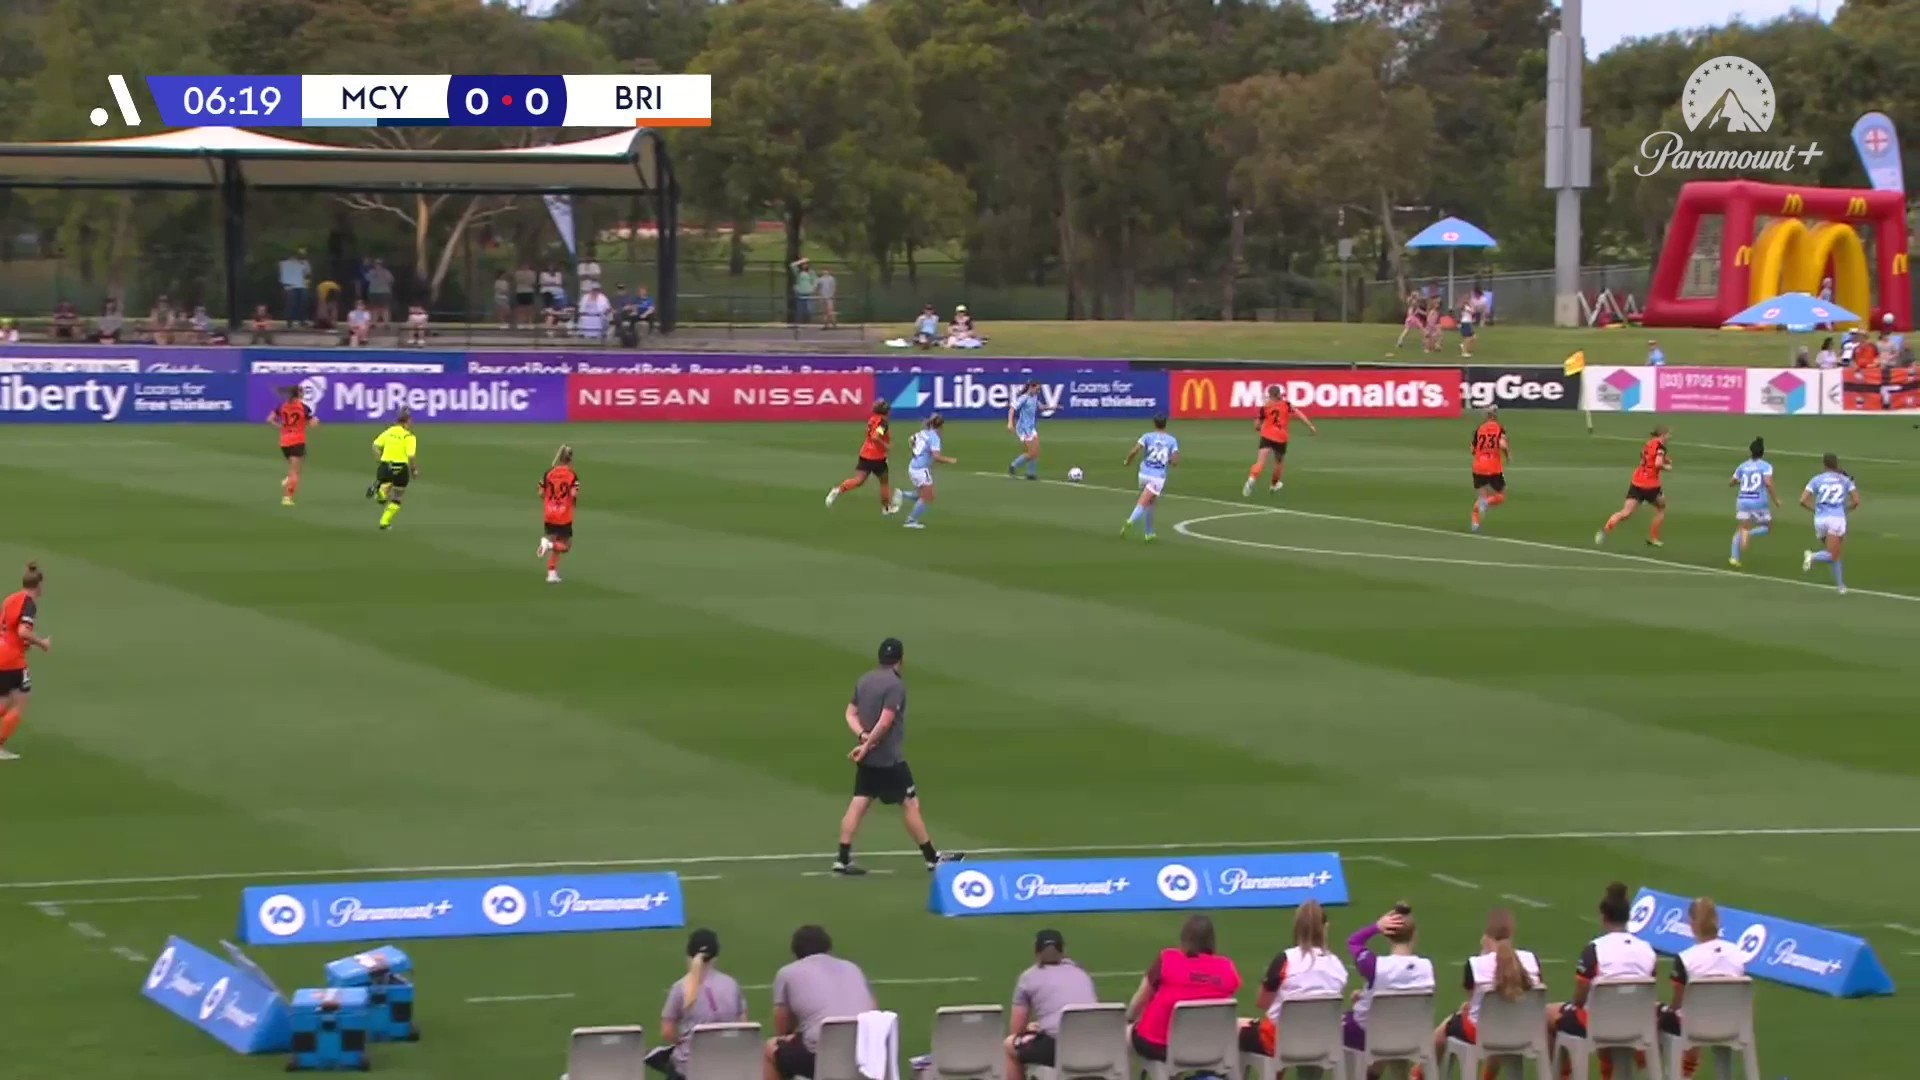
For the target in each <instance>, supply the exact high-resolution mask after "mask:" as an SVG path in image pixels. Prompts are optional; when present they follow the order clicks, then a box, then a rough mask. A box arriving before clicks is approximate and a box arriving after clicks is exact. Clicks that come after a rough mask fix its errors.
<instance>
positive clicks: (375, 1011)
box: [327, 945, 420, 1042]
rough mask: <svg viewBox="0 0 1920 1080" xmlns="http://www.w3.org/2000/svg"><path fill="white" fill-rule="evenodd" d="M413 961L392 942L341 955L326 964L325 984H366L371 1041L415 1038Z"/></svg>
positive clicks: (400, 1040) (417, 1034)
mask: <svg viewBox="0 0 1920 1080" xmlns="http://www.w3.org/2000/svg"><path fill="white" fill-rule="evenodd" d="M412 970H413V961H412V960H411V959H410V958H408V956H407V954H406V953H404V952H401V951H400V950H399V949H396V948H394V947H393V946H392V945H382V946H380V947H379V948H377V949H370V950H368V951H366V952H363V953H355V954H354V955H352V956H345V957H341V958H340V959H338V960H335V961H332V962H331V963H329V964H327V985H328V986H359V987H364V988H366V991H367V996H368V1001H367V1004H368V1007H369V1008H370V1009H371V1010H372V1015H371V1018H370V1019H369V1021H368V1033H369V1035H370V1036H371V1037H372V1039H373V1041H374V1042H418V1041H420V1028H419V1027H418V1026H417V1025H415V1024H414V1022H413V980H412V979H409V978H408V977H407V975H408V973H409V972H411V971H412Z"/></svg>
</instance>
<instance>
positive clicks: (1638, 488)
mask: <svg viewBox="0 0 1920 1080" xmlns="http://www.w3.org/2000/svg"><path fill="white" fill-rule="evenodd" d="M1668 434H1670V432H1669V429H1668V428H1667V425H1665V424H1661V425H1660V426H1659V427H1656V428H1654V429H1653V434H1652V435H1650V436H1648V437H1647V444H1646V445H1645V446H1642V447H1641V448H1640V464H1638V465H1637V466H1635V467H1634V470H1633V479H1632V480H1631V481H1629V482H1628V483H1627V501H1626V502H1623V503H1621V504H1620V509H1619V510H1618V511H1616V512H1615V513H1614V515H1613V516H1612V517H1610V518H1608V519H1607V523H1606V524H1605V525H1603V526H1601V527H1600V531H1599V532H1597V533H1594V534H1593V542H1594V543H1596V544H1603V543H1605V542H1606V540H1607V537H1608V536H1610V535H1612V533H1613V529H1614V526H1616V525H1618V524H1620V523H1621V522H1623V521H1625V520H1627V519H1628V518H1630V517H1632V516H1633V512H1634V511H1635V510H1638V509H1640V504H1641V503H1652V504H1653V524H1652V525H1651V526H1650V527H1648V529H1647V544H1648V546H1649V547H1664V546H1665V545H1663V544H1662V543H1660V524H1661V523H1662V522H1664V521H1666V520H1667V494H1666V492H1665V491H1663V490H1661V487H1660V474H1661V473H1664V472H1666V471H1667V470H1668V469H1671V468H1673V459H1672V458H1669V457H1668V456H1667V435H1668Z"/></svg>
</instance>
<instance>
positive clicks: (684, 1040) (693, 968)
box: [647, 930, 747, 1080]
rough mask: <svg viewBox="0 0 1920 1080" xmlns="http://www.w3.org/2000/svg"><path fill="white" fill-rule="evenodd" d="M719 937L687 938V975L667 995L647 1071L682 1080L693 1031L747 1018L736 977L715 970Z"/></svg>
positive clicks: (695, 935)
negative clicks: (703, 1026) (659, 1041)
mask: <svg viewBox="0 0 1920 1080" xmlns="http://www.w3.org/2000/svg"><path fill="white" fill-rule="evenodd" d="M719 955H720V935H718V934H716V933H714V932H713V931H711V930H695V931H694V932H693V933H692V934H691V935H689V936H688V937H687V957H688V960H689V963H688V965H687V974H686V975H685V977H683V978H681V979H680V980H679V981H677V982H675V983H674V984H673V986H672V988H670V989H669V990H668V991H667V1003H666V1004H665V1005H663V1006H661V1009H660V1039H661V1045H660V1046H658V1047H656V1048H655V1049H654V1050H653V1052H652V1053H649V1054H648V1055H647V1065H648V1067H650V1068H652V1069H654V1070H655V1071H657V1072H662V1073H665V1074H666V1075H667V1078H668V1080H683V1078H684V1077H685V1076H686V1074H687V1052H688V1051H689V1050H690V1049H691V1048H692V1039H693V1029H694V1028H697V1027H699V1026H700V1025H701V1024H737V1023H739V1022H741V1021H742V1020H745V1019H746V1018H747V999H746V998H745V997H744V996H743V995H742V994H741V993H740V984H739V983H737V982H735V981H734V979H733V976H731V975H729V974H727V973H726V972H724V971H721V970H719V969H717V968H715V967H714V966H713V962H714V960H715V959H716V958H717V957H718V956H719Z"/></svg>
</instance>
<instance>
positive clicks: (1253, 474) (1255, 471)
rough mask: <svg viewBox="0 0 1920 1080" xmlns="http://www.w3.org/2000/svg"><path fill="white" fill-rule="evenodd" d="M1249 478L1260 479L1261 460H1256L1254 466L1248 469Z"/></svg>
mask: <svg viewBox="0 0 1920 1080" xmlns="http://www.w3.org/2000/svg"><path fill="white" fill-rule="evenodd" d="M1247 479H1249V480H1258V479H1260V463H1259V462H1257V461H1256V462H1254V463H1253V468H1251V469H1248V470H1247Z"/></svg>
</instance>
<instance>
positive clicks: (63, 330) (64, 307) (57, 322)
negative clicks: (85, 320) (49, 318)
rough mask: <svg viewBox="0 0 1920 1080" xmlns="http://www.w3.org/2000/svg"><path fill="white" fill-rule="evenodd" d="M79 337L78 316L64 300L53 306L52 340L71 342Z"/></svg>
mask: <svg viewBox="0 0 1920 1080" xmlns="http://www.w3.org/2000/svg"><path fill="white" fill-rule="evenodd" d="M79 336H80V316H78V315H76V314H74V311H73V305H72V304H70V303H68V302H66V301H65V300H62V301H60V302H59V303H57V304H55V305H53V340H55V341H72V340H74V339H75V338H77V337H79Z"/></svg>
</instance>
